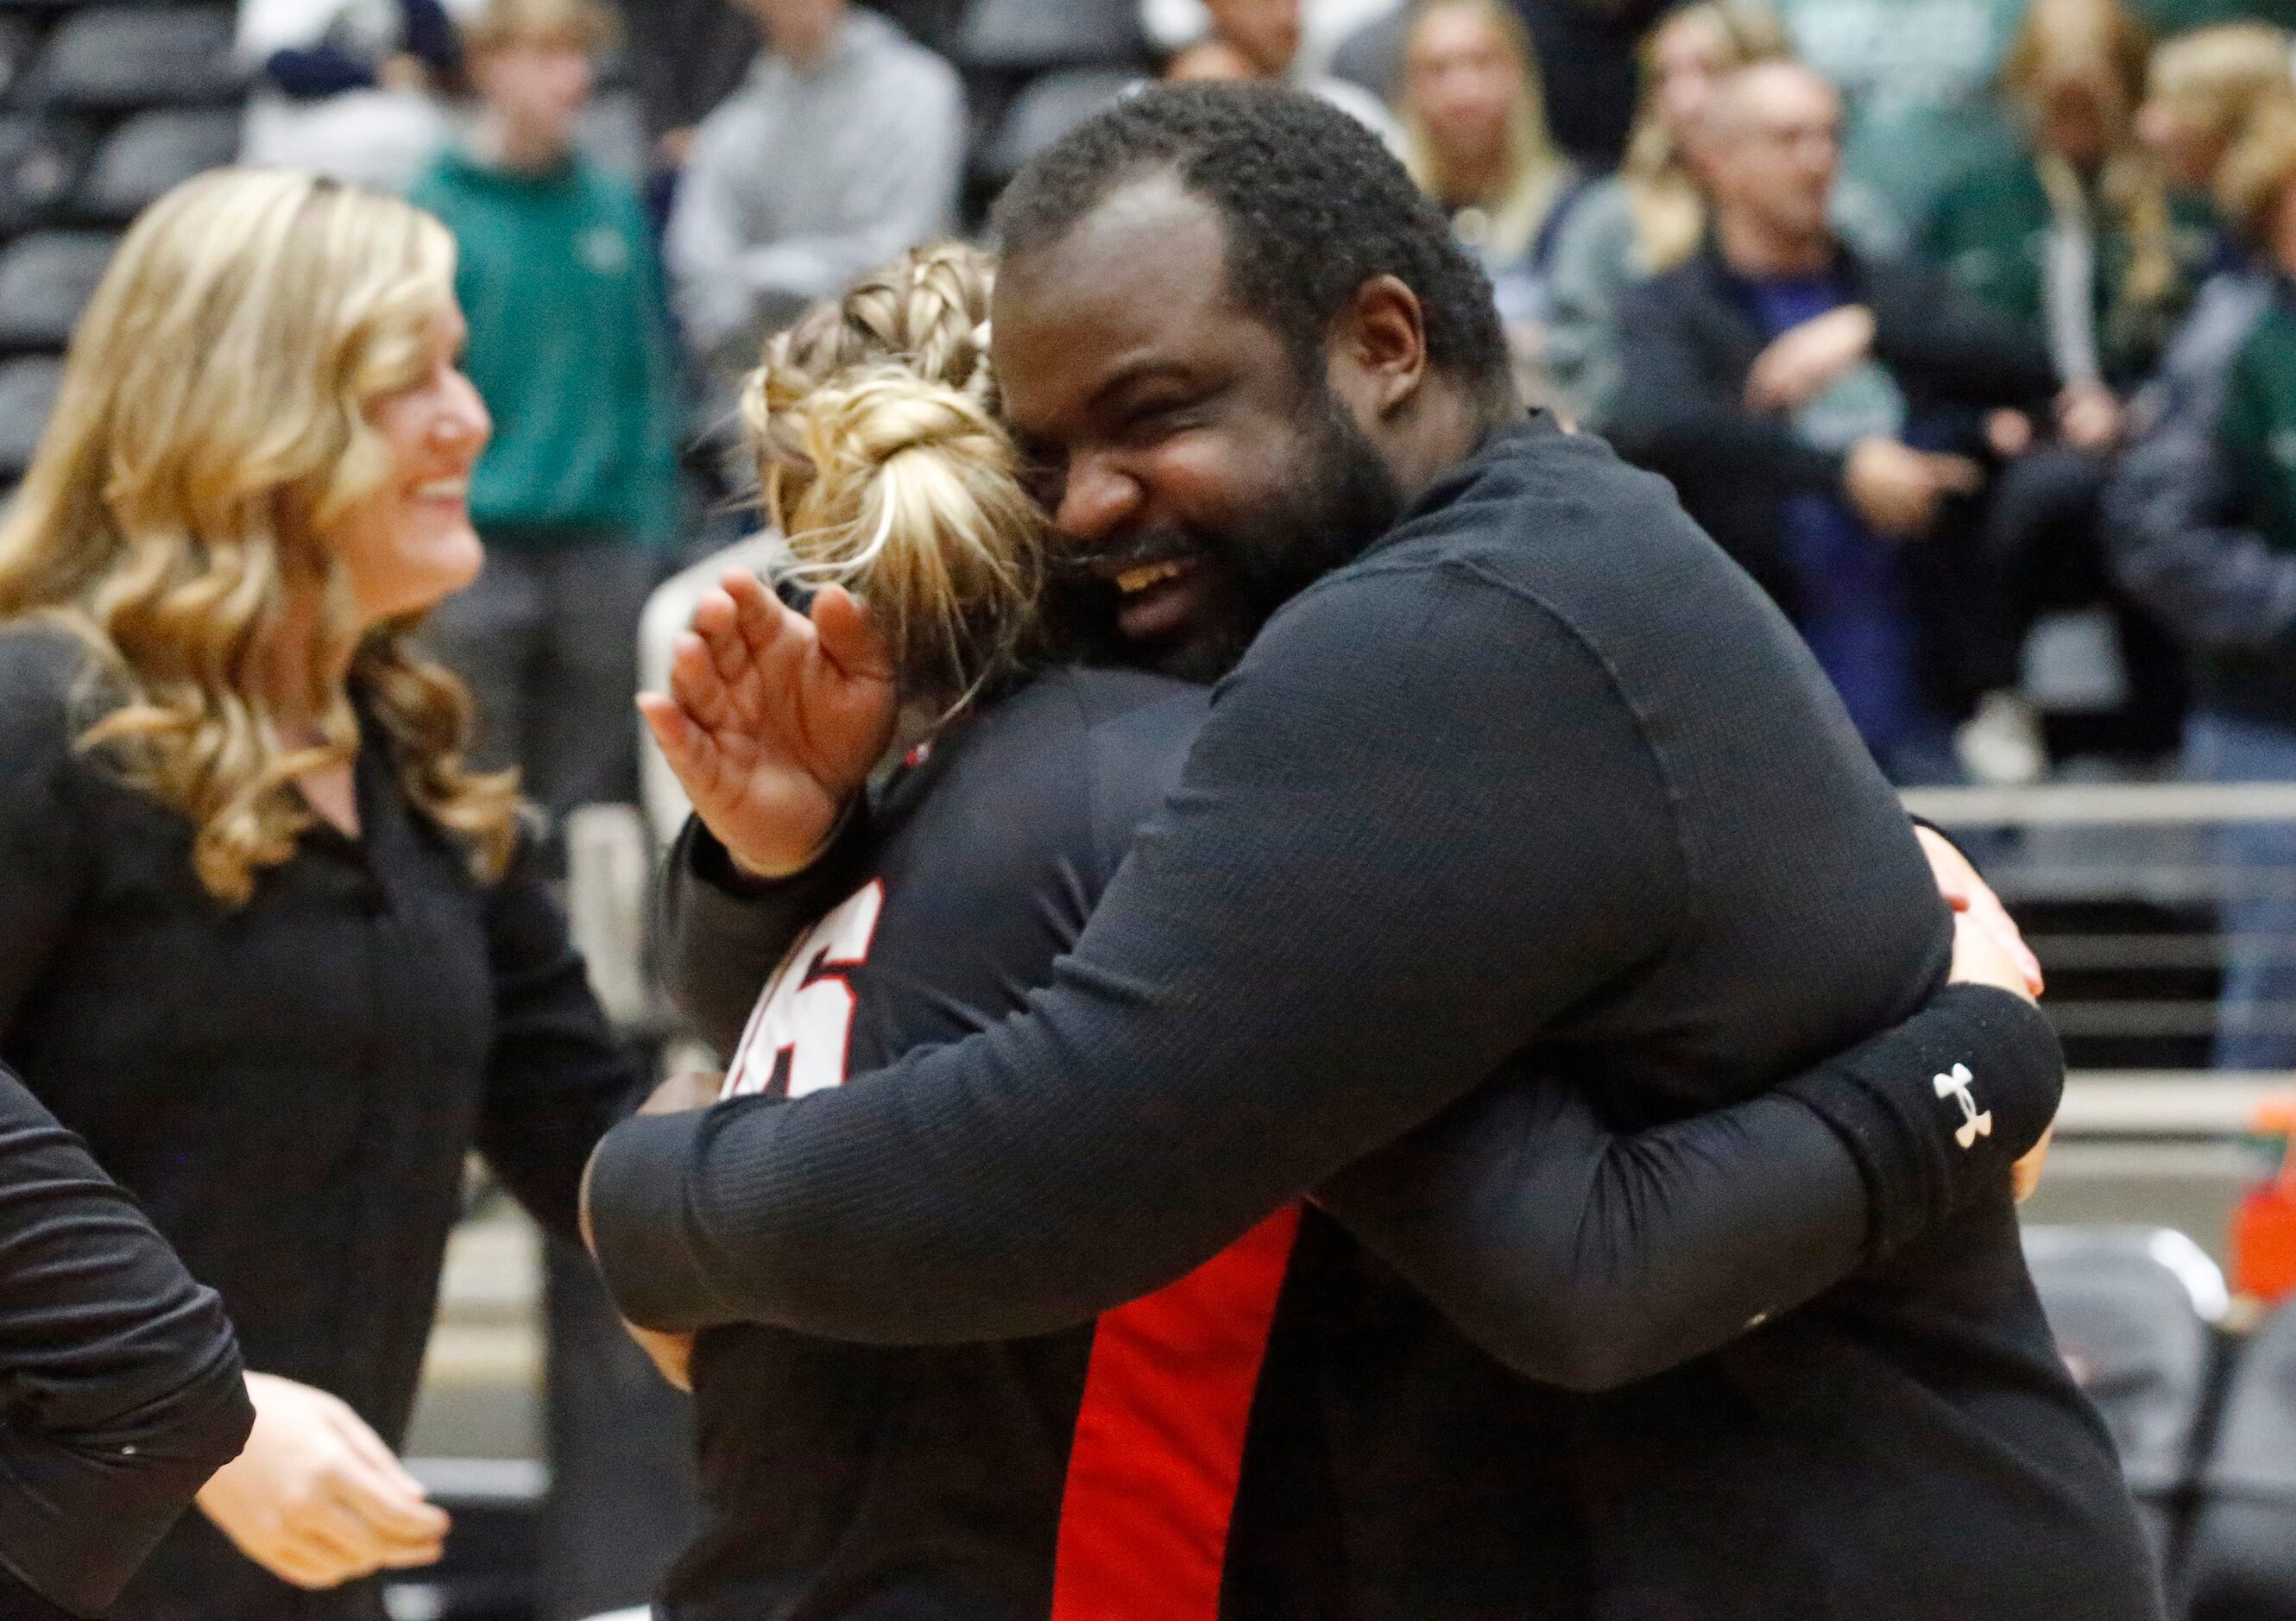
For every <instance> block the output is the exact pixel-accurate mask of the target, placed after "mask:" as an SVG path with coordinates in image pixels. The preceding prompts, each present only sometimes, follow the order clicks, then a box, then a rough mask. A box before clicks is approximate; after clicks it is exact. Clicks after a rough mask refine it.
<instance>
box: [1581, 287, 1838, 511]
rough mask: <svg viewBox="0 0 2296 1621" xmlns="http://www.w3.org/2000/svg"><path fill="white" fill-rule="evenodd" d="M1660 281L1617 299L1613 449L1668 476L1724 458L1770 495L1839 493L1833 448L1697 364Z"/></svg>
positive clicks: (1684, 316) (1736, 473) (1684, 318)
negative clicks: (1754, 404)
mask: <svg viewBox="0 0 2296 1621" xmlns="http://www.w3.org/2000/svg"><path fill="white" fill-rule="evenodd" d="M1668 293H1669V286H1668V284H1667V283H1666V282H1660V283H1657V284H1655V285H1652V286H1649V287H1644V288H1640V289H1637V290H1636V291H1635V292H1633V293H1631V294H1629V295H1628V297H1627V298H1626V299H1623V300H1621V301H1620V306H1619V383H1618V396H1617V398H1616V399H1615V400H1614V401H1613V402H1612V404H1611V413H1610V421H1609V427H1608V432H1609V436H1610V438H1611V443H1613V444H1614V445H1616V446H1618V449H1619V454H1620V455H1622V456H1624V457H1626V458H1627V459H1628V461H1630V462H1633V463H1636V464H1637V465H1639V466H1643V467H1647V468H1650V469H1651V470H1652V471H1655V472H1660V473H1663V474H1665V475H1666V476H1668V477H1669V478H1672V479H1684V478H1685V475H1692V474H1695V473H1697V472H1698V471H1699V470H1701V469H1707V470H1711V469H1713V468H1716V467H1727V468H1729V469H1731V470H1732V476H1733V477H1734V478H1737V479H1743V480H1744V481H1746V482H1747V483H1749V484H1751V485H1754V486H1758V487H1760V488H1763V489H1766V490H1769V491H1772V492H1774V493H1775V494H1778V495H1792V494H1798V493H1799V494H1816V495H1833V494H1838V493H1839V492H1840V490H1841V477H1842V456H1841V452H1839V451H1830V450H1821V449H1819V448H1818V447H1816V446H1813V445H1810V444H1808V443H1807V442H1805V441H1804V440H1803V439H1802V438H1801V437H1800V435H1799V434H1797V433H1796V432H1795V431H1794V428H1793V424H1792V422H1791V421H1789V420H1788V419H1787V418H1786V417H1784V416H1783V415H1781V414H1779V413H1775V412H1760V411H1753V410H1750V409H1749V408H1748V407H1747V406H1746V405H1745V404H1744V403H1743V400H1742V399H1741V398H1740V397H1739V388H1740V384H1739V381H1738V380H1735V379H1732V380H1730V381H1729V383H1728V385H1727V387H1726V388H1725V387H1723V386H1720V385H1719V384H1718V382H1717V381H1715V380H1712V379H1710V378H1709V377H1708V376H1707V375H1706V374H1705V373H1704V370H1703V368H1702V366H1701V365H1700V364H1699V359H1698V352H1697V344H1696V340H1695V339H1694V338H1693V335H1692V333H1691V332H1690V322H1689V315H1688V312H1687V311H1686V310H1685V308H1684V307H1683V306H1682V304H1681V302H1680V300H1679V299H1677V298H1672V297H1669V296H1667V295H1668Z"/></svg>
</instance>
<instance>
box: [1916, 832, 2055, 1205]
mask: <svg viewBox="0 0 2296 1621" xmlns="http://www.w3.org/2000/svg"><path fill="white" fill-rule="evenodd" d="M1914 833H1915V837H1916V838H1918V839H1920V840H1921V843H1922V854H1923V855H1924V856H1928V857H1929V861H1930V872H1931V874H1932V875H1933V876H1935V878H1936V879H1937V885H1938V892H1939V894H1940V895H1942V896H1945V899H1946V905H1948V906H1951V907H1952V908H1953V970H1952V973H1951V974H1950V976H1949V978H1952V980H1953V981H1954V983H1956V985H1990V986H1993V987H1996V988H1997V989H2000V990H2005V991H2009V992H2013V993H2014V994H2015V995H2020V996H2022V997H2023V998H2024V999H2025V1000H2026V1001H2028V1002H2031V1001H2034V1000H2035V999H2036V998H2038V996H2039V995H2040V994H2041V988H2042V987H2041V963H2040V960H2039V959H2038V957H2036V956H2034V955H2033V952H2032V948H2031V947H2030V946H2027V945H2026V944H2025V937H2024V936H2023V935H2022V934H2021V933H2020V932H2019V931H2018V929H2017V925H2016V924H2015V923H2014V922H2013V921H2011V919H2010V916H2009V909H2008V908H2007V907H2005V906H2004V905H2002V904H2001V897H2000V896H1997V895H1996V894H1994V893H1993V888H1992V886H1991V885H1989V884H1988V883H1987V882H1986V881H1985V880H1983V879H1981V878H1980V877H1979V876H1978V875H1977V869H1976V868H1975V867H1972V866H1971V865H1970V864H1969V857H1968V856H1964V855H1963V854H1962V853H1961V852H1960V850H1958V849H1957V848H1956V847H1955V846H1954V843H1953V841H1952V840H1951V839H1948V838H1947V837H1946V836H1945V835H1944V834H1942V833H1939V832H1933V831H1931V830H1930V829H1928V828H1925V827H1920V828H1915V830H1914ZM2049 1135H2050V1134H2049V1133H2047V1132H2044V1133H2042V1134H2041V1140H2040V1141H2039V1142H2036V1143H2035V1144H2034V1145H2033V1146H2032V1148H2031V1149H2030V1150H2028V1151H2027V1152H2026V1155H2025V1157H2024V1158H2022V1159H2020V1160H2019V1161H2018V1162H2017V1164H2016V1166H2015V1167H2014V1168H2013V1169H2012V1171H2011V1172H2010V1180H2009V1185H2010V1188H2011V1190H2012V1191H2013V1192H2014V1193H2015V1194H2016V1196H2017V1202H2018V1203H2020V1204H2022V1203H2024V1202H2025V1200H2026V1199H2030V1198H2031V1197H2032V1194H2033V1190H2034V1189H2036V1188H2038V1187H2039V1186H2040V1185H2041V1167H2042V1166H2043V1165H2045V1164H2046V1163H2047V1160H2048V1158H2049Z"/></svg>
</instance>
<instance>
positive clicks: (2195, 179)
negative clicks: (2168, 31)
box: [2136, 22, 2296, 204]
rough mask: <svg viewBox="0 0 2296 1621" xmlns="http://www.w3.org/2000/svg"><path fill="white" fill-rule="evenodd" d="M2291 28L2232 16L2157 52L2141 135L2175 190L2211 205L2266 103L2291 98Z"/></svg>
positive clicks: (2141, 113)
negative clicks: (2227, 165)
mask: <svg viewBox="0 0 2296 1621" xmlns="http://www.w3.org/2000/svg"><path fill="white" fill-rule="evenodd" d="M2290 45H2291V41H2290V37H2289V34H2288V30H2287V29H2279V28H2275V27H2273V26H2272V25H2271V24H2270V23H2268V22H2227V23H2222V24H2219V25H2218V26H2217V27H2215V28H2206V29H2194V30H2193V31H2192V32H2191V33H2189V34H2179V35H2178V36H2177V37H2176V38H2174V39H2171V40H2169V41H2167V42H2166V43H2164V44H2163V45H2161V46H2160V48H2159V49H2157V50H2155V51H2154V52H2153V60H2152V63H2151V65H2150V67H2149V68H2148V69H2147V70H2146V75H2145V88H2144V105H2143V106H2142V107H2139V108H2138V109H2137V110H2136V133H2137V135H2139V136H2140V137H2141V138H2142V139H2143V140H2144V144H2145V145H2146V146H2147V147H2149V148H2151V149H2152V151H2153V154H2154V156H2155V157H2156V158H2157V159H2158V160H2159V161H2160V164H2161V171H2162V173H2163V175H2164V176H2165V177H2166V179H2167V181H2168V184H2169V186H2170V188H2171V189H2172V190H2173V191H2174V192H2176V193H2177V194H2178V195H2179V197H2180V198H2182V199H2184V200H2185V201H2187V202H2188V204H2189V203H2191V202H2195V201H2197V202H2202V203H2205V202H2206V201H2207V200H2208V198H2209V193H2210V189H2211V188H2212V187H2213V186H2214V185H2215V184H2216V180H2217V173H2218V169H2219V168H2221V167H2222V166H2223V163H2224V160H2225V157H2226V154H2227V153H2228V152H2230V151H2231V150H2232V149H2233V147H2234V146H2235V145H2236V144H2237V143H2239V141H2240V138H2241V136H2242V135H2243V133H2245V131H2246V130H2247V128H2248V127H2249V122H2250V120H2251V119H2252V118H2253V117H2254V116H2255V113H2256V111H2257V109H2258V108H2259V107H2260V106H2264V105H2267V104H2268V103H2272V102H2282V101H2285V100H2287V99H2289V97H2290V96H2291V95H2292V94H2296V85H2292V83H2291V80H2290V77H2289V51H2290Z"/></svg>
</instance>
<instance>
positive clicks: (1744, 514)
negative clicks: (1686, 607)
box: [1609, 238, 2056, 708]
mask: <svg viewBox="0 0 2296 1621" xmlns="http://www.w3.org/2000/svg"><path fill="white" fill-rule="evenodd" d="M1839 255H1840V257H1839V260H1838V263H1839V266H1840V269H1841V275H1842V278H1843V280H1844V281H1845V282H1847V284H1848V290H1849V295H1850V300H1851V302H1853V303H1857V304H1863V305H1864V306H1866V307H1867V308H1869V309H1871V310H1872V311H1873V312H1874V356H1875V358H1876V359H1878V360H1879V361H1880V362H1881V363H1882V365H1883V366H1884V367H1885V368H1886V369H1887V370H1888V372H1889V373H1890V377H1891V378H1892V379H1893V380H1894V381H1896V383H1897V385H1898V389H1900V390H1901V391H1902V392H1903V393H1904V395H1905V397H1906V405H1907V434H1906V437H1907V442H1908V443H1911V444H1915V445H1918V446H1920V447H1921V448H1923V449H1927V450H1954V451H1961V452H1964V453H1965V454H1976V455H1980V457H1981V456H1982V455H1983V454H1984V451H1983V435H1982V426H1983V414H1984V413H1985V412H1986V411H1988V410H1990V409H1992V408H1994V407H1997V406H2012V407H2015V408H2018V409H2021V410H2027V411H2037V412H2039V413H2041V414H2042V420H2046V412H2047V409H2048V402H2049V399H2050V397H2051V395H2052V394H2053V393H2054V389H2055V387H2056V380H2055V373H2054V368H2053V367H2052V366H2051V364H2050V362H2049V356H2048V353H2047V351H2046V349H2045V348H2043V347H2042V346H2041V345H2039V344H2038V343H2036V342H2034V341H2033V340H2031V339H2030V338H2029V337H2028V336H2027V335H2026V334H2025V333H2024V332H2022V331H2021V329H2020V328H2019V327H2018V326H2017V324H2016V323H2013V322H2011V321H2009V320H2008V319H2006V318H2005V317H2004V316H2001V315H1997V314H1995V313H1994V312H1993V311H1991V310H1989V309H1988V308H1987V307H1984V306H1983V305H1981V304H1979V303H1977V302H1976V301H1974V300H1973V299H1969V298H1967V297H1966V296H1964V295H1963V294H1960V293H1958V292H1956V291H1955V290H1954V288H1953V286H1952V284H1951V283H1950V282H1948V281H1947V280H1946V279H1945V277H1944V276H1942V275H1940V274H1938V273H1936V272H1935V271H1932V270H1931V269H1930V268H1929V267H1928V266H1923V265H1921V264H1918V263H1915V262H1914V261H1911V260H1898V259H1879V258H1866V257H1865V256H1863V255H1860V254H1858V253H1857V252H1856V251H1854V250H1851V249H1849V248H1847V247H1844V248H1842V249H1841V250H1839ZM1619 326H1620V383H1619V397H1618V403H1617V408H1616V410H1615V412H1614V413H1612V417H1611V422H1610V429H1609V431H1610V438H1611V442H1612V443H1613V444H1614V445H1616V446H1618V449H1619V454H1621V455H1623V456H1625V457H1626V458H1627V459H1628V461H1630V462H1634V463H1637V464H1638V465H1640V466H1643V467H1647V468H1649V469H1650V470H1651V471H1653V472H1657V473H1662V474H1664V475H1665V476H1666V477H1667V478H1668V479H1671V480H1672V481H1673V483H1674V487H1675V491H1676V493H1677V495H1680V496H1681V497H1682V504H1683V505H1684V506H1685V507H1687V508H1688V509H1689V511H1690V515H1691V516H1692V517H1693V518H1695V519H1696V520H1698V521H1699V524H1700V525H1701V527H1702V528H1704V529H1705V530H1706V532H1707V533H1708V534H1709V535H1711V536H1713V537H1714V538H1715V539H1716V540H1717V541H1718V542H1719V543H1720V544H1721V546H1722V549H1723V550H1724V551H1726V552H1727V553H1730V555H1731V556H1732V557H1734V558H1735V559H1736V560H1737V561H1738V563H1739V565H1740V566H1741V567H1742V568H1743V569H1745V570H1746V571H1747V572H1748V573H1749V574H1751V575H1752V576H1753V577H1754V578H1755V579H1756V580H1757V581H1759V583H1760V584H1761V586H1762V588H1763V589H1764V590H1766V591H1767V592H1768V593H1769V594H1770V595H1771V596H1772V597H1773V598H1775V600H1776V601H1777V602H1778V604H1779V605H1780V606H1781V607H1783V608H1784V610H1786V613H1787V615H1788V617H1789V618H1791V617H1792V616H1793V615H1794V612H1795V608H1796V602H1795V598H1796V594H1797V592H1796V584H1795V580H1794V577H1793V574H1792V569H1791V568H1790V567H1789V566H1788V563H1787V560H1786V552H1785V536H1784V523H1783V520H1782V518H1781V515H1780V512H1779V503H1781V502H1782V501H1783V500H1784V498H1785V497H1786V496H1789V495H1812V494H1814V495H1839V494H1840V493H1841V476H1842V464H1843V461H1844V454H1843V453H1842V452H1840V451H1833V450H1825V449H1820V448H1818V447H1816V446H1811V445H1809V444H1807V443H1805V442H1804V441H1803V440H1802V439H1801V438H1800V437H1799V436H1797V435H1796V433H1795V432H1794V430H1793V425H1792V423H1791V422H1789V421H1787V420H1786V419H1785V418H1784V417H1783V416H1780V415H1778V414H1777V413H1771V412H1758V411H1753V410H1751V409H1749V408H1748V407H1747V405H1745V403H1744V394H1745V388H1746V375H1747V373H1749V372H1750V371H1751V370H1752V368H1753V364H1754V361H1755V359H1756V357H1757V356H1759V355H1760V354H1761V352H1762V350H1763V349H1764V348H1766V347H1767V345H1768V343H1769V334H1768V333H1767V332H1766V331H1765V330H1764V329H1763V326H1762V323H1761V322H1760V320H1759V317H1758V315H1756V313H1755V308H1754V305H1753V302H1752V300H1751V297H1750V295H1749V292H1748V289H1747V287H1746V284H1745V282H1743V280H1741V279H1740V278H1739V277H1738V276H1737V274H1735V273H1734V272H1733V271H1732V270H1731V269H1730V267H1729V266H1727V265H1726V264H1725V263H1724V262H1723V260H1722V258H1721V255H1720V253H1719V252H1718V251H1717V250H1716V248H1715V246H1714V243H1713V242H1712V239H1711V238H1710V239H1709V240H1708V242H1707V243H1706V245H1705V246H1704V247H1703V248H1702V250H1700V251H1699V252H1698V254H1697V255H1696V256H1695V257H1693V258H1691V259H1690V260H1689V261H1688V262H1687V263H1685V264H1683V265H1680V266H1677V267H1676V268H1674V269H1673V270H1671V271H1669V272H1668V273H1667V274H1664V275H1661V276H1658V277H1656V278H1654V279H1653V280H1652V281H1650V282H1647V283H1645V284H1644V285H1643V286H1642V287H1640V288H1637V289H1636V290H1635V291H1633V292H1632V293H1630V294H1629V295H1628V297H1627V299H1624V300H1623V301H1622V302H1621V303H1620V310H1619ZM1966 517H1967V514H1966V512H1961V513H1953V512H1949V513H1948V515H1947V518H1946V520H1945V521H1944V522H1943V523H1942V524H1941V525H1940V527H1939V531H1938V532H1937V533H1936V534H1933V535H1931V536H1928V537H1927V538H1926V539H1924V540H1923V541H1922V542H1919V543H1916V544H1913V545H1912V546H1910V547H1909V548H1908V551H1907V559H1908V563H1909V567H1910V569H1911V572H1912V576H1913V579H1914V582H1915V591H1916V592H1917V594H1918V599H1917V600H1918V607H1919V610H1920V614H1921V618H1922V622H1923V627H1924V629H1925V630H1926V631H1928V632H1929V633H1931V642H1930V644H1929V646H1928V649H1927V652H1928V655H1929V659H1928V663H1929V668H1928V669H1927V671H1926V675H1927V676H1928V679H1929V683H1930V684H1931V688H1932V691H1933V692H1935V694H1936V695H1937V696H1939V698H1940V699H1941V700H1943V701H1945V702H1946V704H1947V705H1948V708H1958V707H1959V704H1960V702H1961V701H1962V700H1964V699H1965V698H1967V697H1972V696H1974V692H1972V691H1970V690H1969V689H1971V688H1972V687H1974V688H1977V689H1979V690H1981V689H1982V688H1983V687H1984V686H1988V685H1990V684H1994V683H1995V682H1996V681H1997V680H1998V679H1999V678H2000V675H2001V661H2002V659H2003V658H2004V656H2005V655H2004V650H2003V648H2002V647H2001V645H2000V636H2001V634H2002V633H2001V630H2000V628H1999V627H1998V626H1996V625H1994V624H1992V623H1991V622H1990V621H1989V618H1988V617H1987V616H1986V615H1985V614H1984V613H1983V612H1982V611H1981V608H1982V602H1983V600H1984V599H1985V598H1986V597H1988V596H1989V592H1988V591H1987V590H1985V589H1983V588H1981V587H1980V588H1975V589H1973V588H1972V582H1973V581H1977V580H1980V573H1979V571H1980V567H1981V565H1980V562H1979V561H1978V559H1977V557H1976V554H1975V552H1974V550H1973V547H1972V545H1971V544H1970V539H1971V535H1970V531H1971V528H1972V526H1971V525H1970V524H1969V523H1968V522H1967V521H1966ZM1956 518H1958V519H1960V520H1961V521H1956Z"/></svg>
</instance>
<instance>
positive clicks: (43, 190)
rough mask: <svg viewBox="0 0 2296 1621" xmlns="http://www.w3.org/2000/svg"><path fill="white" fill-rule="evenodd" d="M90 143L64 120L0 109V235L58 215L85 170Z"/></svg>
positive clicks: (27, 228)
mask: <svg viewBox="0 0 2296 1621" xmlns="http://www.w3.org/2000/svg"><path fill="white" fill-rule="evenodd" d="M90 145H91V143H90V142H89V140H88V135H87V132H86V130H85V129H83V128H81V127H79V125H78V124H77V123H76V122H74V121H73V120H71V119H62V118H42V117H41V116H39V115H38V114H37V113H30V112H0V237H8V236H19V235H21V234H22V233H24V232H27V231H32V230H37V229H38V228H39V227H40V226H42V225H49V224H52V223H53V222H54V221H55V220H56V219H57V218H58V217H59V216H60V215H61V213H62V211H63V209H64V208H65V206H66V204H67V203H68V202H69V201H70V198H71V196H72V193H73V192H75V191H76V190H77V189H78V185H79V183H80V176H81V175H82V174H83V173H85V172H86V168H87V161H88V151H89V147H90Z"/></svg>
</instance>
